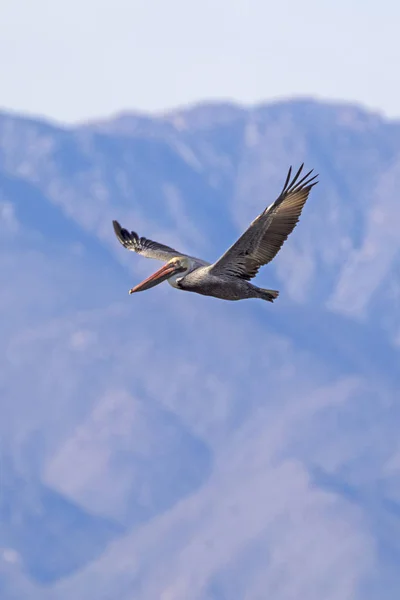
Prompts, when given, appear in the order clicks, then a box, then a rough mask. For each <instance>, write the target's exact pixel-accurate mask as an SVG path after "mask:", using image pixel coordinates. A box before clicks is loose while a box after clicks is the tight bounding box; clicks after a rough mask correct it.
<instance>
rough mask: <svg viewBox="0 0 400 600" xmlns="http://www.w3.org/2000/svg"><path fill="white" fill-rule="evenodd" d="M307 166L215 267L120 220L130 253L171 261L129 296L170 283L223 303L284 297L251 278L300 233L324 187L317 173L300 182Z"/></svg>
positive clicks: (118, 232)
mask: <svg viewBox="0 0 400 600" xmlns="http://www.w3.org/2000/svg"><path fill="white" fill-rule="evenodd" d="M303 166H304V164H302V165H301V167H300V168H299V170H298V171H297V173H296V175H295V176H294V177H293V178H292V179H291V176H292V167H290V169H289V172H288V174H287V177H286V181H285V184H284V186H283V189H282V191H281V193H280V194H279V196H278V198H277V199H276V200H275V202H273V203H272V204H270V206H268V207H267V208H266V209H265V210H264V211H263V212H262V213H261V214H260V215H259V216H258V217H257V218H256V219H254V221H253V222H252V223H251V225H250V226H249V228H248V229H247V230H246V231H245V232H244V233H243V235H242V236H241V237H240V238H239V239H238V240H237V241H236V242H235V243H234V244H233V245H232V246H231V247H230V248H229V249H228V250H227V251H226V252H225V254H223V255H222V256H221V257H220V258H219V259H218V260H217V261H216V262H214V263H213V264H210V263H208V262H206V261H204V260H201V259H199V258H195V257H193V256H188V255H186V254H182V252H178V251H177V250H174V249H173V248H170V247H169V246H164V245H163V244H160V243H158V242H153V241H151V240H148V239H146V238H144V237H141V238H139V236H138V235H137V233H135V232H134V231H131V232H129V231H128V230H127V229H123V228H122V227H121V225H120V224H119V223H118V221H113V226H114V231H115V234H116V236H117V238H118V240H119V241H120V242H121V244H122V245H123V246H124V248H127V249H128V250H132V251H134V252H137V253H138V254H141V255H142V256H145V257H146V258H155V259H158V260H162V261H166V264H165V265H164V266H162V267H161V269H158V271H156V272H155V273H154V274H153V275H150V277H148V278H147V279H145V280H144V281H142V282H141V283H139V284H138V285H136V286H135V287H133V288H132V289H131V290H129V293H130V294H134V293H135V292H143V291H144V290H148V289H150V288H152V287H154V286H155V285H158V284H160V283H162V282H163V281H165V280H167V281H168V283H169V284H170V285H172V286H173V287H174V288H177V289H178V290H185V291H187V292H196V293H197V294H203V295H204V296H214V297H215V298H220V299H222V300H244V299H246V298H260V299H261V300H267V301H268V302H273V301H274V300H275V299H276V298H277V297H278V295H279V292H278V291H276V290H268V289H264V288H260V287H257V286H256V285H253V284H252V283H250V279H253V277H255V276H256V274H257V273H258V270H259V268H260V267H262V266H263V265H266V264H267V263H269V262H270V261H271V260H272V259H273V258H274V257H275V256H276V255H277V253H278V252H279V250H280V249H281V247H282V245H283V243H284V242H285V240H286V239H287V238H288V236H289V235H290V233H291V232H292V231H293V229H294V228H295V226H296V224H297V222H298V220H299V218H300V214H301V211H302V209H303V206H304V204H305V203H306V200H307V198H308V195H309V193H310V190H311V188H312V187H313V186H314V185H316V184H317V183H318V182H317V181H315V180H316V178H317V177H318V175H314V176H313V177H310V175H311V173H312V172H313V170H311V171H309V172H308V173H307V174H306V175H304V176H303V177H302V178H301V179H299V177H300V175H301V173H302V170H303Z"/></svg>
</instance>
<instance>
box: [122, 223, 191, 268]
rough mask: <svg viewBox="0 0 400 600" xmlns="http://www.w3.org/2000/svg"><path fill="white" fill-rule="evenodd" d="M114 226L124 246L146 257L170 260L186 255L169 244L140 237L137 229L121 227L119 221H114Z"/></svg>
mask: <svg viewBox="0 0 400 600" xmlns="http://www.w3.org/2000/svg"><path fill="white" fill-rule="evenodd" d="M113 227H114V231H115V235H116V236H117V238H118V240H119V241H120V243H121V244H122V245H123V247H124V248H127V250H132V251H133V252H137V253H138V254H141V255H142V256H145V257H146V258H155V259H157V260H164V261H168V260H171V258H173V257H174V256H184V255H183V254H182V253H181V252H178V251H177V250H174V249H173V248H170V247H169V246H164V244H159V243H158V242H153V241H152V240H148V239H147V238H144V237H141V238H140V237H139V236H138V234H137V233H136V232H135V231H131V232H129V231H128V230H127V229H124V228H123V227H121V225H120V224H119V223H118V221H113Z"/></svg>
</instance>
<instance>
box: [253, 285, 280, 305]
mask: <svg viewBox="0 0 400 600" xmlns="http://www.w3.org/2000/svg"><path fill="white" fill-rule="evenodd" d="M258 292H259V294H260V296H259V297H260V298H261V299H262V300H267V302H273V301H274V300H276V298H277V297H278V296H279V292H278V291H277V290H265V289H264V288H258Z"/></svg>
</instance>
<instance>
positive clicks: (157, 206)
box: [0, 100, 400, 600]
mask: <svg viewBox="0 0 400 600" xmlns="http://www.w3.org/2000/svg"><path fill="white" fill-rule="evenodd" d="M303 161H304V162H305V164H306V167H307V168H310V169H311V168H314V169H315V171H316V172H317V173H319V174H320V183H319V184H318V186H317V187H316V188H315V189H314V190H313V192H312V195H311V197H310V199H309V201H308V203H307V205H306V207H305V209H304V211H303V215H302V217H301V220H300V223H299V225H298V227H297V228H296V229H295V231H294V233H293V234H292V235H291V236H290V238H289V240H288V241H287V242H286V244H285V245H284V247H283V249H282V251H281V252H280V253H279V255H278V257H277V258H276V260H275V261H274V262H273V263H272V264H271V265H269V266H268V267H266V268H265V269H263V270H262V271H261V272H260V274H259V275H258V277H257V283H258V284H259V285H262V286H264V287H271V288H275V289H279V290H280V291H281V295H280V297H279V300H278V301H277V302H275V303H274V304H273V305H271V306H270V305H267V304H266V303H262V302H256V301H248V302H239V303H224V302H222V301H218V300H216V299H212V298H207V297H201V296H197V295H195V294H185V293H180V292H178V291H176V290H173V289H172V288H171V287H170V286H168V285H167V284H164V285H162V286H159V287H157V288H154V289H153V290H151V291H149V292H146V293H144V294H138V295H137V296H132V297H130V296H128V294H127V291H128V289H129V288H130V287H132V285H134V284H135V283H136V282H138V281H139V280H140V278H141V277H143V276H144V275H146V274H149V273H150V272H151V271H152V270H154V269H155V268H156V267H157V265H156V264H155V263H153V262H152V261H146V260H145V259H143V258H140V257H138V256H136V255H134V254H133V253H128V252H126V251H125V250H124V249H123V248H122V247H121V246H120V245H119V244H118V242H117V240H116V239H115V237H114V234H113V231H112V226H111V221H112V219H114V218H116V219H118V220H119V221H120V222H121V223H122V224H123V225H125V226H127V227H129V228H130V229H135V230H136V231H138V233H139V234H140V235H145V236H147V237H150V238H152V239H156V240H159V241H161V242H164V243H166V244H170V245H172V246H173V247H176V248H178V249H181V250H182V251H187V252H189V253H191V254H194V255H197V256H202V257H204V258H205V259H207V260H210V261H213V260H214V259H216V258H217V257H218V256H220V255H221V254H222V252H224V250H225V249H226V248H227V247H228V246H229V245H230V244H231V243H232V242H233V241H234V240H235V239H236V237H237V236H238V235H239V234H240V233H241V232H242V231H243V230H244V229H245V228H246V227H247V226H248V224H249V223H250V221H251V220H253V219H254V217H255V216H256V215H257V214H258V213H259V212H260V211H261V210H262V209H263V208H264V207H265V206H266V205H267V204H269V203H270V202H271V201H273V200H274V199H275V197H276V195H277V193H278V192H279V191H280V189H281V186H282V183H283V181H284V178H285V176H286V173H287V169H288V167H289V165H293V167H294V168H296V167H297V166H298V165H299V164H300V163H302V162H303ZM399 186H400V124H399V123H397V122H392V121H388V120H385V119H383V118H382V117H380V116H379V115H376V114H371V113H368V112H366V111H364V110H362V109H361V108H359V107H357V106H350V105H338V104H328V103H318V102H314V101H311V100H310V101H308V100H307V101H306V100H304V101H287V102H280V103H275V104H268V105H262V106H258V107H256V108H252V109H249V108H246V107H241V106H235V105H229V104H221V105H218V104H215V105H213V104H210V105H199V106H195V107H192V108H190V109H187V110H177V111H175V112H172V113H169V114H166V115H164V116H159V117H155V116H154V117H153V116H150V115H136V114H130V113H125V114H123V115H120V116H117V117H115V118H113V119H105V120H104V121H101V122H94V123H89V124H84V125H82V126H80V127H75V128H62V127H59V126H57V125H56V124H50V123H46V122H44V121H36V120H33V119H27V118H23V117H19V116H16V115H11V114H6V113H2V114H0V247H1V252H0V277H1V281H2V282H3V285H2V287H1V291H0V305H1V307H2V313H3V316H4V318H3V319H2V320H1V321H0V350H1V351H2V355H3V357H4V359H3V361H2V365H3V368H2V369H1V371H0V386H1V391H2V393H1V395H0V402H1V409H2V414H3V419H1V421H0V434H1V456H2V460H1V473H2V475H1V477H2V479H1V481H2V488H1V492H2V493H1V497H0V508H1V514H2V515H3V518H2V520H1V522H0V595H1V599H2V600H21V599H22V598H24V599H25V598H29V600H71V598H74V600H92V599H93V600H94V599H95V600H115V599H118V600H133V599H134V600H156V599H157V600H158V599H160V600H161V599H162V600H167V599H168V600H239V599H241V598H246V600H266V598H273V599H274V600H289V599H293V598H306V599H307V600H321V599H322V598H323V599H324V600H397V599H398V597H399V594H400V574H399V569H398V564H399V560H400V542H399V540H400V531H399V523H400V521H399V515H400V475H399V469H398V462H399V456H400V441H399V439H400V438H399V434H398V423H399V419H400V406H399V387H400V369H399V360H400V353H399V350H400V312H399V305H400V235H399V229H400V202H399V194H398V189H399Z"/></svg>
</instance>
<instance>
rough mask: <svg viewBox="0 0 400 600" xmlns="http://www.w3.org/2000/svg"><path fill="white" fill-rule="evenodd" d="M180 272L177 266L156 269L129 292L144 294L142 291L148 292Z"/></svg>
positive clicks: (168, 265) (167, 265)
mask: <svg viewBox="0 0 400 600" xmlns="http://www.w3.org/2000/svg"><path fill="white" fill-rule="evenodd" d="M179 271H181V268H180V267H179V265H170V264H168V263H167V264H166V265H164V266H163V267H161V269H158V271H156V272H155V273H153V275H150V277H148V278H147V279H145V280H144V281H142V282H141V283H139V284H138V285H136V286H135V287H133V288H132V289H131V290H129V293H130V294H134V293H135V292H144V290H149V289H150V288H152V287H154V286H155V285H158V284H159V283H162V282H163V281H165V280H166V279H169V278H170V277H171V276H172V275H174V273H177V272H179Z"/></svg>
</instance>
